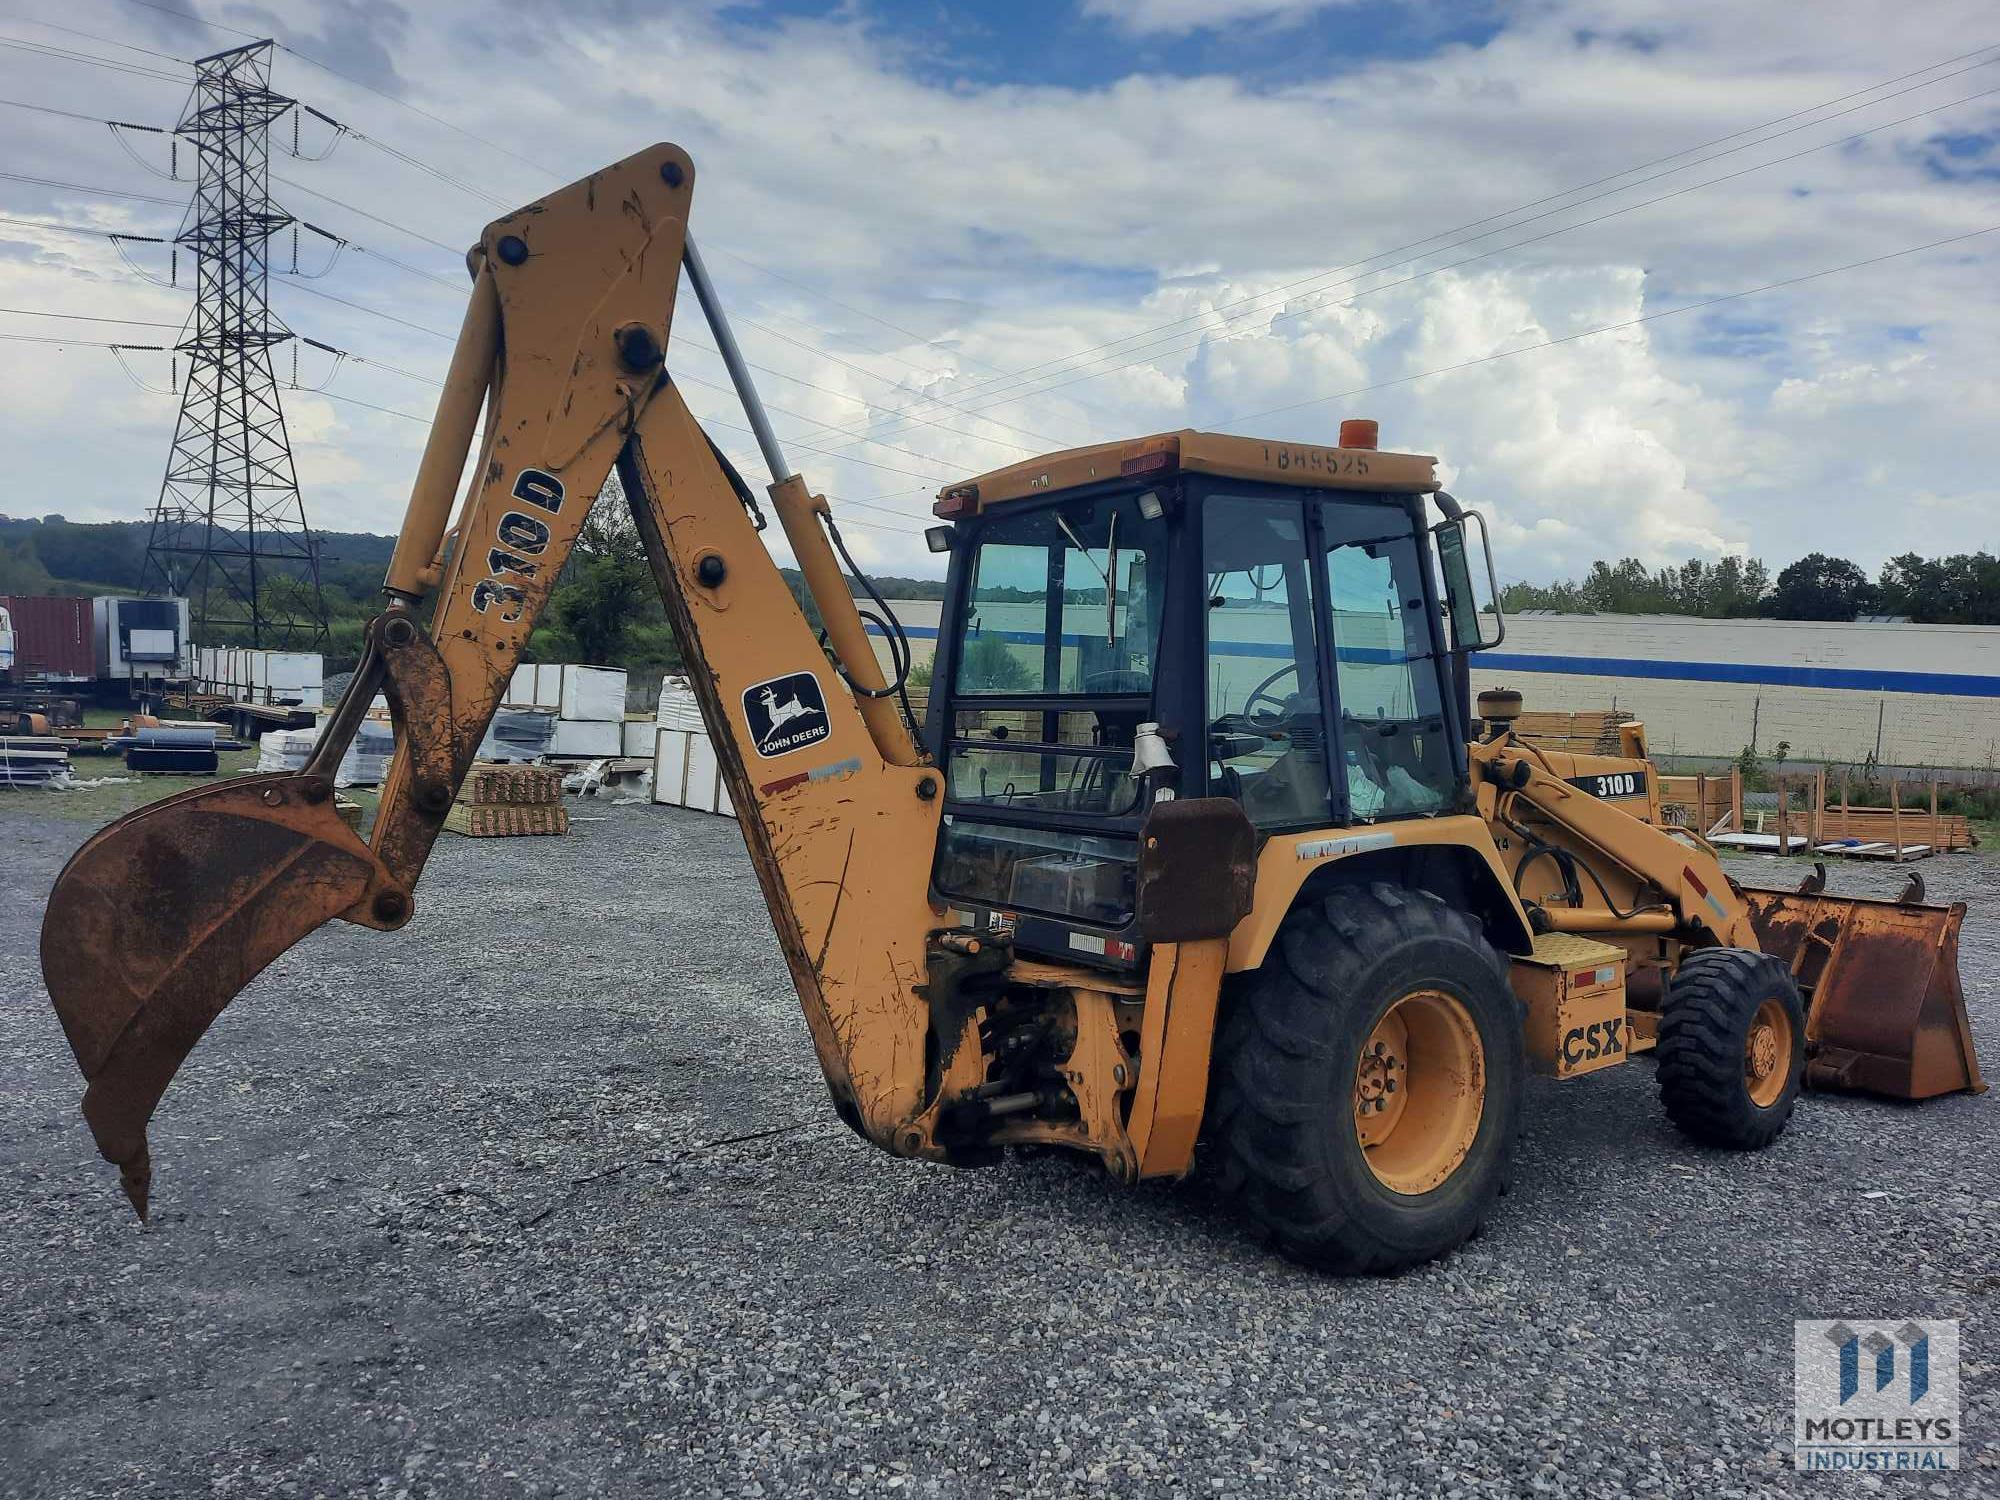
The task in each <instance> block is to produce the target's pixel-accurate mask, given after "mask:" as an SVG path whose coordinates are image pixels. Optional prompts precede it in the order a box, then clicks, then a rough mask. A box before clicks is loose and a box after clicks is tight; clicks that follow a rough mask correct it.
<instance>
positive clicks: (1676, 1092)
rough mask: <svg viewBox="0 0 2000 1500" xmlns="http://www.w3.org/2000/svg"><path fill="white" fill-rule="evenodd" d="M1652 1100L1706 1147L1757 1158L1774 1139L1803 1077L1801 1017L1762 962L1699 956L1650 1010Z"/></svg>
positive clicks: (1780, 973)
mask: <svg viewBox="0 0 2000 1500" xmlns="http://www.w3.org/2000/svg"><path fill="white" fill-rule="evenodd" d="M1657 1051H1658V1056H1659V1060H1660V1074H1659V1082H1660V1102H1661V1103H1662V1104H1663V1105H1665V1106H1666V1111H1667V1117H1668V1118H1669V1119H1671V1120H1672V1121H1673V1122H1674V1124H1675V1125H1677V1126H1679V1127H1680V1129H1681V1130H1682V1131H1683V1132H1684V1133H1685V1134H1687V1135H1689V1136H1691V1137H1693V1138H1694V1139H1695V1140H1697V1141H1700V1142H1701V1143H1702V1144H1703V1145H1706V1146H1723V1147H1727V1148H1728V1149H1730V1150H1733V1151H1761V1150H1762V1149H1763V1148H1764V1147H1766V1146H1768V1145H1770V1144H1771V1142H1773V1141H1775V1140H1776V1139H1777V1138H1778V1137H1779V1136H1780V1135H1782V1134H1783V1133H1784V1129H1785V1123H1786V1122H1787V1121H1788V1120H1790V1119H1791V1117H1792V1107H1793V1105H1795V1104H1796V1103H1797V1102H1798V1097H1799V1083H1800V1080H1801V1078H1802V1077H1803V1076H1804V1073H1805V1060H1806V1015H1805V1007H1804V1005H1802V1004H1801V1003H1800V1001H1799V989H1798V986H1797V985H1796V984H1794V983H1793V982H1792V976H1791V973H1790V972H1789V971H1788V970H1787V969H1786V968H1785V966H1784V965H1783V964H1781V963H1779V962H1778V960H1777V959H1775V958H1772V957H1771V956H1770V955H1769V954H1764V953H1753V952H1751V951H1749V950H1748V949H1745V948H1703V949H1700V950H1698V951H1696V952H1694V953H1690V954H1688V955H1687V956H1686V957H1685V958H1683V959H1682V960H1681V966H1680V969H1679V970H1678V971H1677V972H1676V973H1675V975H1674V978H1673V982H1672V983H1671V984H1669V985H1668V986H1667V994H1666V1001H1665V1003H1664V1004H1663V1005H1662V1006H1661V1008H1660V1045H1659V1047H1658V1049H1657Z"/></svg>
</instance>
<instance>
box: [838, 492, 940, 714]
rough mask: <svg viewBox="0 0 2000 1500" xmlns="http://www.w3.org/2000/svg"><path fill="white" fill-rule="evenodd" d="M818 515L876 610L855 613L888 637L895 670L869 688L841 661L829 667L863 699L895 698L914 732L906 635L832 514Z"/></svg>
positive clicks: (890, 661)
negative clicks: (885, 683) (884, 684)
mask: <svg viewBox="0 0 2000 1500" xmlns="http://www.w3.org/2000/svg"><path fill="white" fill-rule="evenodd" d="M819 518H820V521H821V523H822V524H823V525H824V526H825V527H826V537H827V540H828V541H829V542H831V543H832V544H833V550H834V551H835V552H836V553H838V554H839V556H840V561H841V565H842V566H843V567H845V568H846V569H847V576H848V577H849V578H851V579H853V580H854V582H855V583H856V584H858V585H860V588H861V591H862V592H863V593H864V594H866V595H867V596H868V602H869V603H871V604H873V605H874V606H875V609H876V610H878V611H880V613H879V614H875V613H871V612H870V611H867V610H860V611H857V612H858V613H859V614H860V615H861V617H862V618H863V619H864V620H873V621H874V622H875V624H876V625H877V626H878V627H880V629H881V631H882V634H883V635H884V636H886V637H887V638H888V641H889V665H890V666H891V667H892V668H894V669H895V671H894V677H893V678H892V680H891V681H890V683H889V685H888V686H887V687H880V688H870V687H863V686H862V685H861V684H860V683H858V682H856V681H855V680H854V678H853V676H852V675H851V674H850V673H849V672H848V670H847V667H846V666H845V664H843V663H842V662H840V661H839V660H837V659H836V660H835V662H834V664H833V669H834V671H836V672H838V673H839V674H840V677H841V680H842V681H843V682H845V683H846V684H847V686H848V688H849V689H850V690H851V691H853V692H856V693H858V694H860V695H861V696H862V697H864V698H895V699H896V700H897V701H898V702H899V703H901V705H902V708H903V718H904V719H905V720H906V721H907V722H908V723H909V725H910V727H911V730H912V732H915V730H916V727H917V716H916V712H915V710H913V709H912V708H911V707H910V695H909V692H908V688H909V682H910V638H909V637H908V636H907V635H905V634H904V633H903V622H902V621H900V620H898V619H897V618H896V615H895V612H894V611H893V610H891V609H890V608H889V606H888V604H887V603H886V602H885V601H884V600H883V598H882V594H881V591H880V590H879V589H877V588H876V587H875V581H874V580H873V579H872V578H870V577H869V576H868V575H867V574H866V573H864V572H862V571H861V569H860V567H859V566H857V565H856V563H855V561H854V555H853V554H852V553H851V552H849V551H848V550H847V543H846V542H844V541H842V540H841V537H840V528H839V527H838V526H836V525H835V524H834V520H833V517H832V516H830V515H827V514H826V513H825V512H824V511H821V512H820V513H819Z"/></svg>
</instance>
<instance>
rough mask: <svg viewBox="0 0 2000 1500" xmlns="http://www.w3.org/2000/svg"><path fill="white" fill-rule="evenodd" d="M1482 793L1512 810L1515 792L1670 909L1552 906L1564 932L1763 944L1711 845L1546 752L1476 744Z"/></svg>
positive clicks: (1548, 915) (1550, 916)
mask: <svg viewBox="0 0 2000 1500" xmlns="http://www.w3.org/2000/svg"><path fill="white" fill-rule="evenodd" d="M1472 758H1473V763H1474V765H1475V767H1476V769H1477V771H1478V775H1479V780H1480V783H1481V787H1480V795H1481V797H1482V798H1491V799H1492V802H1491V806H1492V808H1493V810H1494V811H1495V812H1496V813H1497V814H1498V815H1499V816H1500V817H1501V818H1502V819H1507V818H1509V815H1510V803H1512V802H1513V801H1514V800H1515V799H1518V800H1519V801H1520V802H1524V803H1526V804H1527V805H1528V806H1530V807H1532V808H1533V809H1534V810H1535V811H1536V812H1538V813H1540V814H1541V816H1542V817H1544V818H1546V819H1548V820H1549V821H1550V822H1552V823H1554V824H1556V825H1557V826H1558V827H1559V828H1561V829H1562V830H1564V832H1565V833H1566V834H1567V835H1568V836H1569V837H1570V838H1571V839H1574V840H1575V841H1576V842H1577V843H1579V844H1582V845H1584V846H1585V847H1586V848H1587V849H1589V850H1591V851H1594V852H1595V853H1596V854H1598V855H1600V856H1602V858H1603V859H1605V860H1607V861H1609V862H1610V863H1611V864H1614V865H1616V866H1618V867H1619V868H1620V869H1622V870H1624V871H1626V872H1628V873H1629V874H1631V875H1633V876H1635V877H1637V878H1638V879H1639V880H1640V881H1642V882H1644V883H1645V884H1646V885H1649V886H1651V887H1652V888H1653V889H1654V890H1656V891H1658V892H1659V893H1660V894H1661V895H1662V896H1663V897H1664V898H1665V902H1666V903H1667V905H1668V907H1669V909H1668V910H1650V911H1637V912H1634V913H1633V914H1631V915H1629V916H1621V915H1620V914H1618V913H1616V912H1613V911H1609V910H1607V909H1606V908H1603V907H1595V906H1577V907H1562V906H1544V907H1542V908H1541V912H1542V916H1543V919H1544V920H1546V921H1547V922H1548V923H1549V925H1550V926H1551V927H1552V928H1553V929H1554V930H1556V931H1564V932H1622V933H1636V932H1647V931H1652V932H1661V933H1674V934H1677V935H1679V936H1681V937H1682V938H1685V939H1689V940H1692V941H1695V942H1698V943H1702V944H1710V943H1719V944H1721V945H1722V946H1724V947H1730V948H1755V947H1757V937H1756V932H1755V929H1754V927H1753V926H1752V923H1751V914H1750V908H1749V906H1748V905H1747V904H1745V902H1744V900H1743V898H1742V896H1741V895H1740V894H1739V893H1738V892H1737V889H1736V887H1735V884H1734V883H1733V882H1732V881H1731V880H1730V878H1729V876H1728V875H1727V874H1726V873H1725V872H1724V870H1723V868H1722V866H1721V865H1720V864H1718V863H1717V862H1716V859H1715V857H1714V855H1713V854H1711V853H1710V852H1709V851H1708V849H1707V848H1706V847H1704V846H1701V845H1699V844H1697V843H1695V842H1694V841H1692V840H1689V839H1683V838H1680V837H1677V836H1675V835H1674V834H1671V833H1668V832H1666V831H1665V830H1663V829H1659V828H1655V827H1654V826H1653V825H1651V824H1650V823H1644V822H1641V821H1640V820H1639V819H1637V818H1635V817H1633V816H1632V815H1631V814H1629V813H1627V812H1624V811H1622V810H1621V809H1619V808H1618V807H1617V806H1616V805H1615V804H1613V803H1610V802H1603V801H1600V800H1599V799H1597V798H1596V797H1593V796H1592V795H1591V794H1590V793H1589V792H1586V791H1584V790H1582V789H1581V788H1579V787H1576V786H1572V785H1571V784H1570V783H1569V782H1568V781H1566V780H1565V779H1564V778H1563V777H1561V776H1559V775H1557V774H1555V773H1554V772H1553V771H1552V770H1551V769H1550V768H1549V767H1548V766H1547V765H1546V764H1544V763H1543V761H1542V758H1541V755H1540V752H1539V751H1537V750H1536V749H1535V748H1534V747H1533V746H1531V745H1526V744H1524V743H1522V742H1521V741H1518V740H1515V739H1513V738H1511V737H1510V738H1508V739H1504V740H1495V741H1488V742H1486V743H1484V744H1481V745H1477V746H1474V747H1473V752H1472Z"/></svg>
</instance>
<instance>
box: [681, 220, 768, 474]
mask: <svg viewBox="0 0 2000 1500" xmlns="http://www.w3.org/2000/svg"><path fill="white" fill-rule="evenodd" d="M681 264H682V265H683V266H685V267H687V274H688V281H689V282H690V283H691V284H692V285H693V286H694V295H695V299H696V300H697V301H698V302H700V303H701V313H702V316H703V317H704V318H706V319H708V331H709V332H710V333H712V334H714V335H715V347H716V348H717V349H718V350H720V351H721V354H722V362H723V364H724V365H726V366H728V368H729V383H730V384H731V385H733V386H735V387H736V399H737V400H739V401H741V402H742V403H743V410H744V412H745V414H746V415H748V416H749V418H750V430H751V431H752V432H754V433H756V434H757V447H758V450H759V451H760V452H762V453H763V455H764V467H765V468H767V469H769V470H770V471H771V483H772V484H783V483H784V482H785V481H786V480H787V479H790V478H791V477H792V468H791V465H790V464H788V463H786V462H785V451H784V449H782V448H780V447H779V446H778V435H777V433H775V432H773V431H772V430H771V419H770V418H769V417H768V416H766V415H765V414H764V402H763V400H762V398H760V397H759V396H758V394H757V387H756V386H755V385H754V384H752V383H751V380H750V367H749V366H748V365H746V364H745V363H744V362H743V351H742V350H741V349H739V348H737V347H736V335H735V334H734V333H733V332H731V330H730V327H729V316H728V314H726V313H725V312H723V310H722V298H721V297H719V296H717V295H716V291H715V283H714V282H712V281H710V280H709V279H708V267H707V266H705V265H703V264H702V260H701V252H700V251H699V250H697V249H695V247H694V236H693V235H689V236H688V237H687V240H686V243H685V244H684V246H683V247H682V250H681Z"/></svg>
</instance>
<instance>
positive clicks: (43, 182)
mask: <svg viewBox="0 0 2000 1500" xmlns="http://www.w3.org/2000/svg"><path fill="white" fill-rule="evenodd" d="M0 178H5V179H6V180H7V181H8V182H26V183H30V184H32V185H33V186H35V187H46V188H60V189H62V190H63V191H65V192H71V193H96V194H97V195H99V196H100V197H104V198H130V199H131V200H132V201H133V202H135V203H164V204H165V205H166V206H167V207H169V208H184V207H186V205H185V204H184V203H182V202H181V200H180V199H178V198H162V197H160V196H158V195H157V194H155V193H128V192H126V191H125V189H123V188H101V187H92V186H90V184H88V183H84V182H64V181H62V180H61V179H59V178H54V177H29V176H27V175H25V174H23V173H20V172H0ZM105 232H107V233H108V232H109V231H105Z"/></svg>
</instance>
